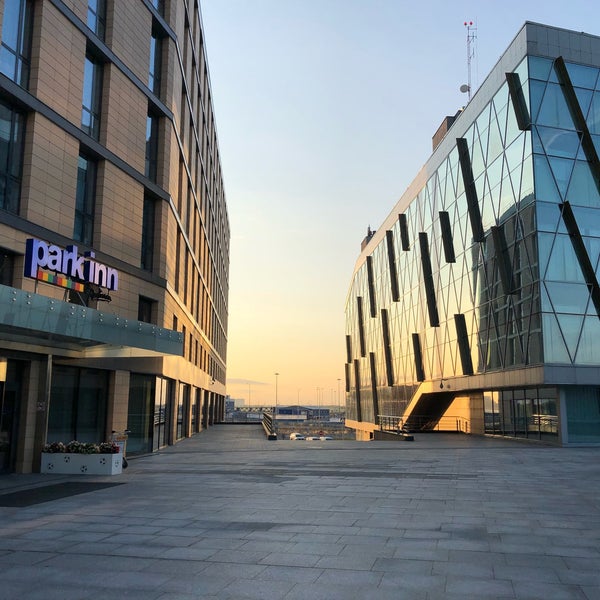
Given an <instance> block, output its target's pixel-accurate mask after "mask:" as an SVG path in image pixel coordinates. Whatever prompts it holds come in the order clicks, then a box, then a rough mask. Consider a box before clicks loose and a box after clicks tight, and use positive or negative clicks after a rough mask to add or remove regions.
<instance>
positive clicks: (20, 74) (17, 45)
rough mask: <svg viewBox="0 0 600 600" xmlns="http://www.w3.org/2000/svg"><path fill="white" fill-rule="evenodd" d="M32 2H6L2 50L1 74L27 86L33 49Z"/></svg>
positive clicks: (6, 0)
mask: <svg viewBox="0 0 600 600" xmlns="http://www.w3.org/2000/svg"><path fill="white" fill-rule="evenodd" d="M31 19H32V10H31V2H30V0H5V2H4V14H3V22H2V46H1V48H0V72H1V73H3V74H4V75H6V76H7V77H8V78H9V79H11V80H12V81H14V82H15V83H17V84H18V85H20V86H27V83H28V79H29V58H30V48H31Z"/></svg>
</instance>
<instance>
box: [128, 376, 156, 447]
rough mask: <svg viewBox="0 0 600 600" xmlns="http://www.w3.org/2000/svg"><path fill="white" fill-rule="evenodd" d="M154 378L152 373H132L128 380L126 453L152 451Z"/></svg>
mask: <svg viewBox="0 0 600 600" xmlns="http://www.w3.org/2000/svg"><path fill="white" fill-rule="evenodd" d="M154 394H155V378H154V377H153V376H152V375H139V374H136V373H132V374H131V377H130V380H129V412H128V419H127V428H128V429H129V430H130V432H131V433H130V434H129V439H128V440H127V454H128V455H129V454H145V453H148V452H151V451H152V433H153V429H154V423H153V416H154V411H153V409H154Z"/></svg>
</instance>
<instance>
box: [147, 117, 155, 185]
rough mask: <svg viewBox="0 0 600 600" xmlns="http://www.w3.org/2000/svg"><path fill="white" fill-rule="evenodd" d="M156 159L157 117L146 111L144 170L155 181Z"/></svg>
mask: <svg viewBox="0 0 600 600" xmlns="http://www.w3.org/2000/svg"><path fill="white" fill-rule="evenodd" d="M157 161H158V117H156V116H155V115H152V114H150V113H148V116H147V117H146V172H145V175H146V177H148V179H150V180H151V181H154V182H156V166H157Z"/></svg>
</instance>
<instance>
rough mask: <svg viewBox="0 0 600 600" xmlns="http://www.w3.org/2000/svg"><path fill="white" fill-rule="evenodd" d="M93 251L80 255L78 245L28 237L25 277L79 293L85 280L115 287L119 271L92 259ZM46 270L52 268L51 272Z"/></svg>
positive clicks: (107, 286) (117, 282)
mask: <svg viewBox="0 0 600 600" xmlns="http://www.w3.org/2000/svg"><path fill="white" fill-rule="evenodd" d="M95 256H96V255H95V254H94V252H91V251H90V252H85V253H84V254H81V255H80V254H79V252H78V249H77V246H67V247H66V248H65V249H62V248H59V247H58V246H55V245H54V244H48V243H47V242H44V241H42V240H37V239H34V238H30V239H28V240H27V243H26V246H25V276H26V277H31V278H33V279H39V280H41V281H46V282H48V283H53V284H54V285H59V286H61V287H65V288H68V289H73V290H75V291H77V292H82V291H83V290H84V287H85V283H93V284H95V285H98V286H100V287H104V288H108V289H109V290H116V289H118V287H119V272H118V271H117V270H116V269H112V268H111V267H107V266H106V265H103V264H101V263H98V262H96V261H95V260H93V259H94V257H95ZM49 271H53V272H52V273H50V272H49Z"/></svg>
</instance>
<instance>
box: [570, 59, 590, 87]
mask: <svg viewBox="0 0 600 600" xmlns="http://www.w3.org/2000/svg"><path fill="white" fill-rule="evenodd" d="M565 65H566V67H567V71H568V73H569V77H570V78H571V83H572V84H573V87H580V88H587V89H589V90H593V89H594V87H595V86H596V80H597V79H598V69H596V68H594V67H586V66H585V65H579V64H575V63H569V62H568V63H565Z"/></svg>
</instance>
